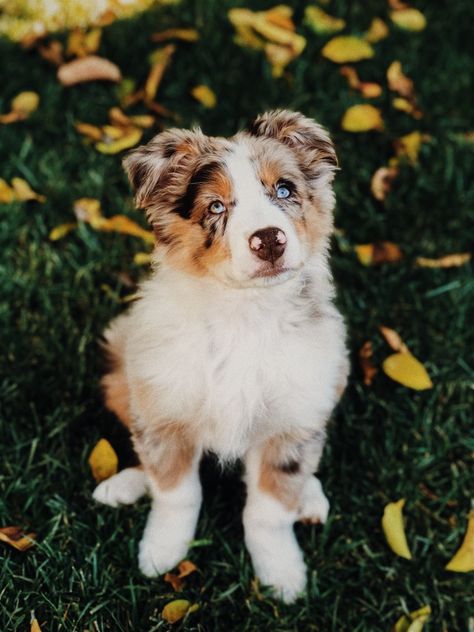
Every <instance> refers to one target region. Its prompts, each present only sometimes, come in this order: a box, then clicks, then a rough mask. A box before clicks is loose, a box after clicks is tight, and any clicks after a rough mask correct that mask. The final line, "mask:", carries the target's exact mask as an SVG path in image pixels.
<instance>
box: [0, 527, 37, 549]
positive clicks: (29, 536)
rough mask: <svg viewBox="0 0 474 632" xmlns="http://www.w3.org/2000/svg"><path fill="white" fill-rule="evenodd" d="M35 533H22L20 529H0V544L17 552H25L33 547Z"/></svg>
mask: <svg viewBox="0 0 474 632" xmlns="http://www.w3.org/2000/svg"><path fill="white" fill-rule="evenodd" d="M35 538H36V533H26V534H25V533H24V532H23V530H22V529H21V528H20V527H0V542H5V543H6V544H9V545H10V546H12V547H13V548H14V549H17V550H18V551H26V550H28V549H30V548H31V547H32V546H33V545H34V540H35Z"/></svg>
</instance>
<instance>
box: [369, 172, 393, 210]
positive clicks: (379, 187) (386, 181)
mask: <svg viewBox="0 0 474 632" xmlns="http://www.w3.org/2000/svg"><path fill="white" fill-rule="evenodd" d="M397 176H398V168H397V167H379V168H378V169H377V171H376V172H375V173H374V175H373V176H372V179H371V181H370V190H371V191H372V195H373V196H374V198H375V199H376V200H379V202H383V201H384V200H385V198H386V197H387V195H388V193H389V192H390V189H391V188H392V182H393V181H394V180H395V178H396V177H397Z"/></svg>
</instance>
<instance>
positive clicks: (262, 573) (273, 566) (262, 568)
mask: <svg viewBox="0 0 474 632" xmlns="http://www.w3.org/2000/svg"><path fill="white" fill-rule="evenodd" d="M282 553H283V552H282V551H278V553H275V555H274V556H272V557H266V558H265V559H263V558H262V557H260V559H256V558H257V557H259V556H255V557H253V558H252V559H253V563H254V567H255V570H256V573H257V576H258V578H259V580H260V582H261V584H262V585H265V586H269V587H270V589H271V592H272V594H273V595H274V597H275V598H276V599H281V600H282V601H283V602H285V603H288V604H289V603H293V602H294V601H296V599H298V597H300V596H301V595H302V594H303V593H304V591H305V588H306V564H305V563H304V561H303V558H302V555H301V553H300V552H299V551H298V554H296V555H295V554H293V553H292V554H291V555H290V556H287V557H285V556H284V555H282Z"/></svg>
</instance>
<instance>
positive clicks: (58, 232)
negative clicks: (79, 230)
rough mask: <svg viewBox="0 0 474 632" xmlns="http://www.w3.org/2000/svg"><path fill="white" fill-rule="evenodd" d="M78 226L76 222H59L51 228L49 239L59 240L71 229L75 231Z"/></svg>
mask: <svg viewBox="0 0 474 632" xmlns="http://www.w3.org/2000/svg"><path fill="white" fill-rule="evenodd" d="M76 227H77V224H76V223H75V222H67V223H66V224H59V226H56V227H55V228H53V229H52V230H51V232H50V233H49V239H50V240H51V241H58V240H59V239H62V238H63V237H65V236H66V235H68V234H69V233H70V232H71V231H73V230H74V229H75V228H76Z"/></svg>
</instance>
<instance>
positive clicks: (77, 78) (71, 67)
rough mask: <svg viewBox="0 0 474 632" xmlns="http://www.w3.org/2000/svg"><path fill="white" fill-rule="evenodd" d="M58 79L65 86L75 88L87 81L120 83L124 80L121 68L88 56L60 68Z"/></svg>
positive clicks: (95, 56)
mask: <svg viewBox="0 0 474 632" xmlns="http://www.w3.org/2000/svg"><path fill="white" fill-rule="evenodd" d="M57 77H58V80H59V82H60V83H61V84H62V85H63V86H74V85H76V84H77V83H83V82H86V81H113V82H116V83H118V82H119V81H120V80H121V79H122V74H121V72H120V68H119V67H118V66H117V65H116V64H114V63H112V62H111V61H109V60H108V59H105V58H104V57H98V56H97V55H88V56H87V57H80V58H79V59H74V60H73V61H70V62H68V63H67V64H63V65H62V66H59V68H58V73H57Z"/></svg>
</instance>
